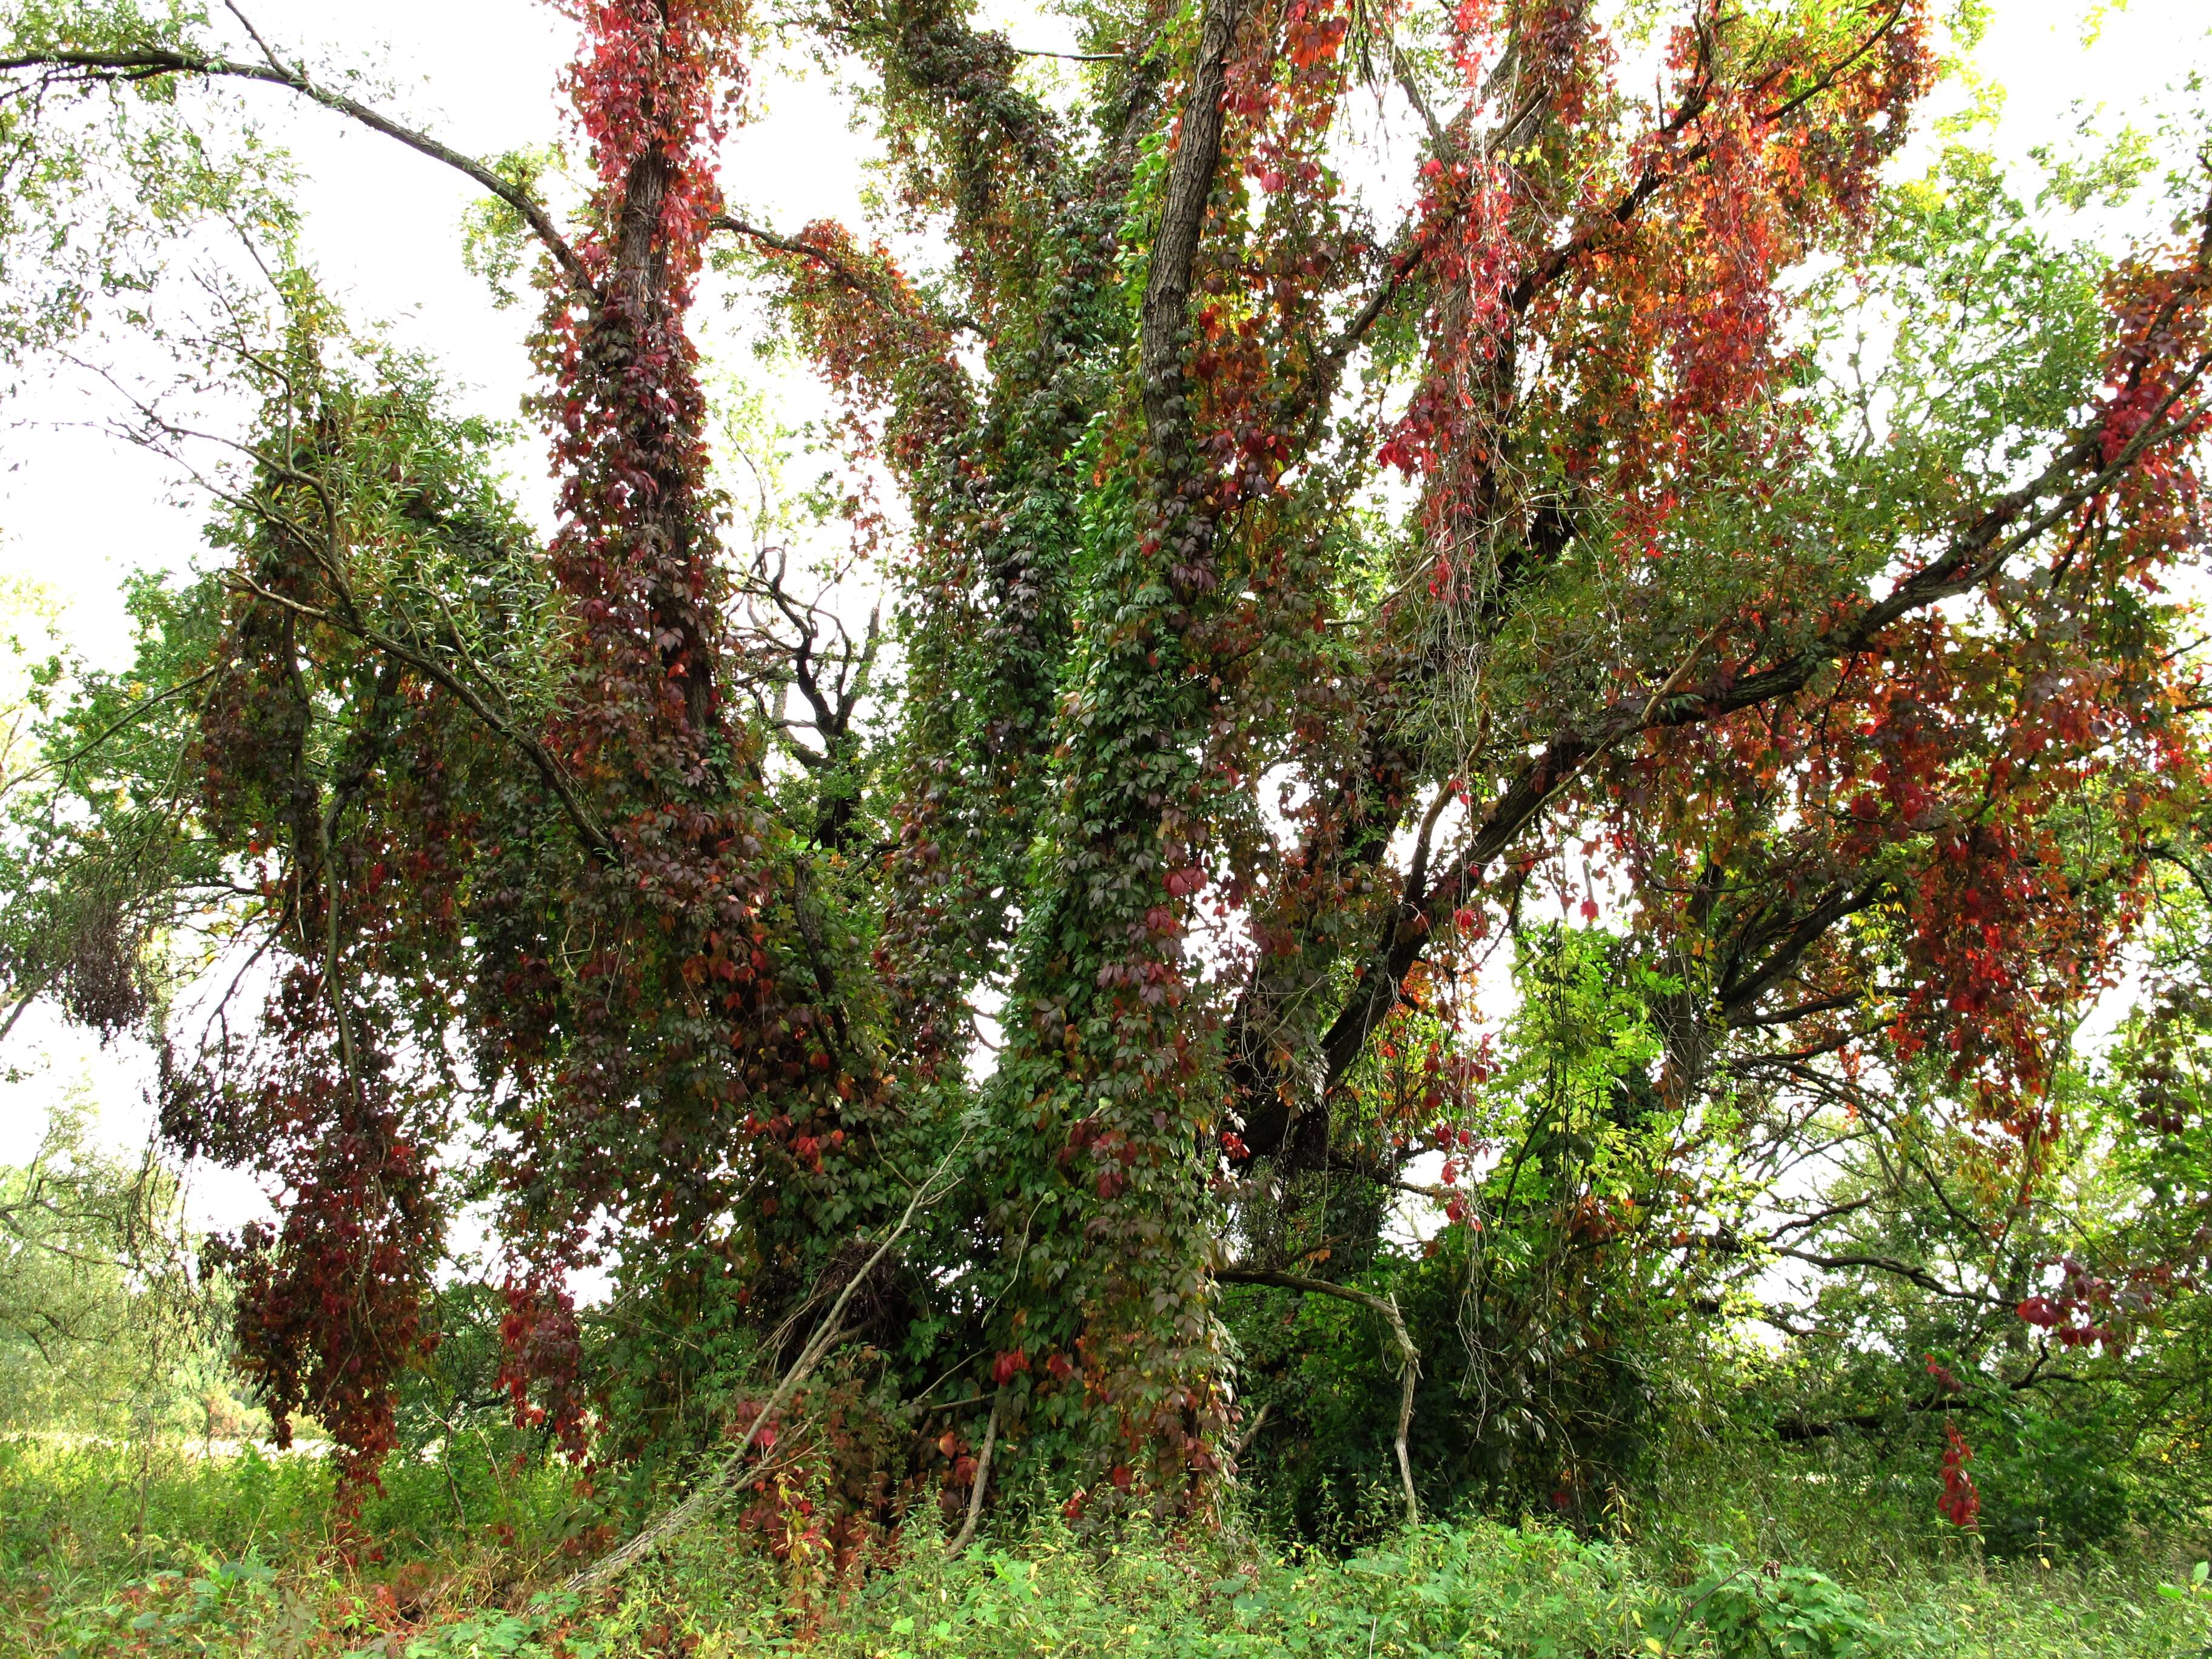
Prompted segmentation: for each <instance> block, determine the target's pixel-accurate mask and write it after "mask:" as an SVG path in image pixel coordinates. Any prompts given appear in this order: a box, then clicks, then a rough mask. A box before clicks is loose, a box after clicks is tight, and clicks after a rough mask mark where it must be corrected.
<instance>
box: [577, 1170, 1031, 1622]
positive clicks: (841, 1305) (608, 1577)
mask: <svg viewBox="0 0 2212 1659" xmlns="http://www.w3.org/2000/svg"><path fill="white" fill-rule="evenodd" d="M963 1144H964V1143H963ZM959 1151H960V1147H959V1146H955V1147H953V1149H952V1150H951V1152H947V1153H946V1154H945V1158H944V1161H943V1162H942V1163H940V1164H938V1166H937V1168H936V1169H935V1170H933V1171H931V1173H930V1176H929V1179H928V1180H927V1181H925V1182H922V1183H921V1186H919V1187H917V1188H915V1191H914V1197H913V1198H912V1199H910V1200H908V1203H907V1206H906V1213H905V1214H904V1215H902V1216H901V1217H900V1218H899V1222H898V1225H897V1226H896V1227H894V1228H892V1229H891V1231H890V1234H889V1236H888V1237H885V1238H884V1242H883V1243H880V1244H878V1245H877V1246H876V1249H875V1253H874V1254H873V1255H871V1256H869V1258H868V1259H867V1261H865V1262H863V1263H862V1264H861V1266H860V1271H859V1272H858V1273H854V1275H853V1276H852V1278H850V1279H848V1280H846V1281H845V1288H844V1289H843V1290H842V1291H838V1292H837V1299H836V1301H835V1302H834V1303H832V1304H830V1306H829V1312H828V1313H826V1314H824V1315H823V1316H822V1322H821V1323H820V1324H818V1325H817V1326H816V1327H815V1328H814V1334H813V1335H812V1336H811V1337H810V1338H808V1339H807V1342H806V1346H805V1348H804V1349H802V1350H801V1351H800V1352H799V1358H796V1359H794V1360H793V1361H792V1364H791V1369H790V1370H787V1371H786V1372H785V1373H784V1374H783V1381H782V1382H781V1383H777V1384H776V1385H775V1393H774V1394H772V1395H769V1399H768V1404H767V1405H765V1406H763V1407H761V1409H760V1411H759V1412H758V1413H757V1414H756V1415H755V1416H754V1418H753V1420H752V1423H751V1425H750V1426H749V1427H748V1428H747V1429H746V1430H745V1436H744V1439H742V1440H740V1441H739V1442H738V1446H737V1449H736V1450H735V1451H733V1452H732V1453H731V1454H730V1455H728V1456H727V1457H726V1458H724V1459H723V1460H722V1462H720V1465H719V1466H718V1467H717V1468H715V1470H714V1473H713V1474H710V1475H708V1477H707V1478H706V1479H705V1480H702V1481H701V1482H700V1483H699V1485H698V1486H696V1488H694V1489H693V1491H692V1492H691V1495H690V1497H688V1498H685V1499H684V1501H683V1502H682V1503H680V1504H678V1505H677V1506H676V1507H675V1508H674V1509H672V1510H668V1511H667V1512H666V1513H665V1514H664V1515H662V1516H660V1518H659V1520H657V1521H655V1522H653V1523H652V1524H651V1525H650V1526H648V1527H647V1528H645V1530H644V1531H642V1532H641V1533H639V1534H637V1535H636V1536H635V1538H632V1539H631V1540H630V1541H629V1542H627V1543H625V1544H623V1545H622V1546H621V1547H619V1548H617V1549H614V1550H611V1551H610V1552H609V1553H606V1554H605V1555H603V1556H601V1557H600V1558H599V1559H598V1560H596V1561H594V1562H592V1565H590V1566H588V1567H585V1568H583V1569H582V1570H580V1571H578V1572H575V1573H573V1574H571V1575H570V1576H569V1577H568V1581H567V1582H566V1583H563V1584H562V1586H561V1588H562V1589H564V1590H572V1591H584V1590H593V1589H599V1588H600V1587H601V1586H602V1585H605V1584H609V1583H613V1582H614V1581H615V1580H616V1579H617V1578H619V1577H621V1576H622V1575H623V1573H625V1572H627V1571H629V1569H630V1568H632V1567H634V1566H635V1565H637V1564H638V1563H639V1562H640V1561H642V1560H643V1559H645V1558H646V1557H647V1556H648V1555H651V1554H652V1553H653V1552H654V1551H655V1550H657V1549H659V1547H661V1546H662V1545H664V1544H665V1543H667V1542H668V1541H669V1540H671V1539H672V1538H674V1537H676V1536H677V1535H678V1534H680V1533H683V1532H684V1531H685V1530H686V1529H688V1528H690V1527H692V1526H694V1525H696V1523H697V1522H700V1521H702V1520H703V1519H704V1518H705V1517H706V1516H708V1515H709V1514H711V1513H712V1512H713V1510H714V1505H715V1504H716V1503H718V1502H719V1501H720V1498H721V1497H722V1495H723V1493H725V1492H727V1491H728V1490H729V1489H730V1487H731V1486H732V1485H734V1484H735V1483H736V1480H737V1478H738V1474H740V1473H741V1472H742V1471H743V1469H744V1460H745V1454H746V1453H747V1452H749V1451H750V1450H751V1449H752V1447H753V1442H754V1440H755V1439H757V1437H759V1435H760V1431H761V1430H762V1429H763V1427H764V1426H766V1425H767V1424H768V1423H769V1420H770V1419H773V1418H774V1417H775V1414H776V1413H777V1412H779V1411H781V1409H782V1408H783V1407H784V1405H785V1403H786V1402H787V1401H789V1400H790V1398H791V1396H792V1394H793V1391H794V1390H795V1389H798V1387H799V1384H800V1383H804V1382H805V1380H806V1379H807V1377H808V1376H811V1375H812V1374H813V1370H814V1368H815V1367H816V1366H817V1365H818V1364H821V1363H822V1361H823V1359H824V1358H827V1357H828V1355H829V1351H830V1350H831V1349H832V1348H834V1347H836V1346H837V1344H838V1343H839V1342H840V1341H841V1340H843V1338H844V1335H845V1328H844V1324H843V1321H844V1317H845V1310H846V1308H847V1307H848V1305H849V1304H851V1302H852V1300H853V1296H854V1292H855V1291H858V1290H859V1289H860V1286H861V1285H862V1284H864V1283H865V1282H866V1279H867V1277H868V1275H869V1274H870V1273H873V1272H875V1270H876V1268H877V1267H878V1264H879V1263H881V1262H882V1261H883V1259H884V1257H885V1256H887V1255H890V1253H891V1250H892V1249H893V1248H894V1247H895V1246H896V1244H897V1243H898V1242H899V1240H900V1239H901V1238H902V1237H905V1236H906V1231H907V1229H908V1227H909V1226H911V1225H913V1224H914V1218H915V1216H916V1215H918V1214H920V1213H921V1212H922V1211H923V1210H925V1209H927V1207H928V1206H930V1205H932V1204H934V1203H936V1202H937V1200H939V1199H940V1198H942V1197H944V1196H945V1194H946V1193H947V1192H949V1191H951V1188H950V1187H940V1186H939V1184H938V1183H939V1182H940V1181H941V1180H942V1179H943V1177H944V1175H945V1170H946V1169H947V1167H948V1166H949V1165H950V1164H951V1162H952V1160H953V1158H955V1157H956V1156H957V1154H958V1153H959ZM993 1420H994V1422H995V1421H996V1415H995V1413H994V1419H993ZM977 1480H978V1482H979V1484H980V1482H981V1471H980V1470H978V1472H977Z"/></svg>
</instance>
